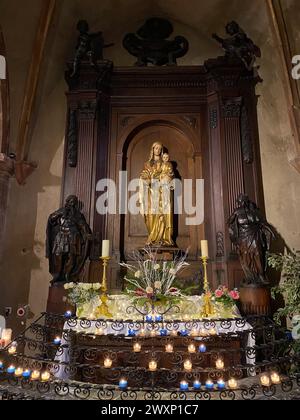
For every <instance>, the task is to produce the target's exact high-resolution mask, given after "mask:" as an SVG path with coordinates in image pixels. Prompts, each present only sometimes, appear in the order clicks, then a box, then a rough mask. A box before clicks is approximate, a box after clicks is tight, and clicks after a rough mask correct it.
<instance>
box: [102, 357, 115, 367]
mask: <svg viewBox="0 0 300 420" xmlns="http://www.w3.org/2000/svg"><path fill="white" fill-rule="evenodd" d="M112 364H113V362H112V360H111V359H110V358H109V357H107V358H106V359H105V360H104V367H105V369H110V368H111V367H112Z"/></svg>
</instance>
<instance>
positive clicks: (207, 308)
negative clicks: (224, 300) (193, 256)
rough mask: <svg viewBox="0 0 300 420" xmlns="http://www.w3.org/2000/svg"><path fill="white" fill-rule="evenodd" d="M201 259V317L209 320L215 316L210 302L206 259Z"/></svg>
mask: <svg viewBox="0 0 300 420" xmlns="http://www.w3.org/2000/svg"><path fill="white" fill-rule="evenodd" d="M201 259H202V262H203V268H204V305H203V309H202V312H201V317H202V318H209V317H211V316H213V315H215V310H214V307H213V304H212V301H211V292H210V287H209V281H208V274H207V264H208V257H206V256H203V257H201Z"/></svg>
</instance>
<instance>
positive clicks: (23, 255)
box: [0, 0, 300, 315]
mask: <svg viewBox="0 0 300 420" xmlns="http://www.w3.org/2000/svg"><path fill="white" fill-rule="evenodd" d="M42 1H43V0H27V1H26V4H25V3H24V4H23V3H22V2H19V0H9V1H8V0H2V2H1V13H0V16H1V25H2V28H3V32H4V35H5V38H6V46H7V53H8V57H7V58H8V66H9V72H10V80H11V106H12V113H11V120H12V132H11V150H12V151H13V150H14V147H15V144H16V139H17V128H18V119H19V115H20V106H21V102H22V98H23V94H24V88H25V81H26V75H27V71H28V68H29V63H30V56H31V51H32V46H33V39H34V35H35V29H36V27H37V22H38V16H39V11H40V8H41V4H42ZM284 1H285V4H286V8H285V13H286V18H287V19H288V21H289V22H291V23H292V24H293V28H290V30H291V36H293V37H294V38H295V40H296V44H295V51H296V50H297V48H298V49H299V51H298V53H300V45H299V43H300V40H299V29H298V27H297V23H298V22H299V19H298V21H297V13H298V14H299V13H300V12H298V11H297V9H298V6H297V1H298V0H295V1H292V0H284ZM153 15H156V16H162V17H167V18H169V19H170V20H171V21H172V22H173V23H174V27H175V33H176V34H180V35H184V36H186V37H187V38H188V39H189V40H190V52H189V53H188V55H187V56H186V57H184V58H183V59H181V60H180V62H179V64H184V65H197V64H202V63H203V61H204V60H206V59H208V58H212V57H215V56H217V55H221V51H220V48H219V46H218V45H217V44H216V43H215V42H214V41H213V40H212V39H211V33H213V32H218V33H219V34H222V33H223V32H224V27H225V24H226V23H227V22H228V21H230V20H232V19H235V20H237V21H238V22H239V23H240V24H241V26H242V27H243V28H244V29H245V30H246V31H247V32H248V33H249V34H250V35H251V37H252V38H253V39H254V41H255V42H256V43H257V44H258V45H260V46H261V48H262V53H263V58H262V60H261V69H260V74H261V76H262V78H263V79H264V83H263V84H261V85H260V86H259V88H258V95H259V96H260V98H259V107H258V112H259V128H260V137H261V154H262V167H263V178H264V190H265V199H266V207H267V215H268V219H269V221H270V222H271V223H272V224H273V225H274V226H276V228H277V229H278V231H279V232H280V233H281V235H282V236H283V237H284V238H285V240H286V242H287V243H288V244H289V246H290V247H291V248H298V249H300V233H299V232H300V219H299V207H300V182H299V181H300V175H299V173H297V172H296V171H295V170H294V169H293V168H291V167H290V166H289V164H288V161H287V156H286V150H287V145H288V143H289V141H290V140H291V132H290V126H289V120H288V116H287V111H286V107H285V102H284V99H283V98H284V90H283V83H282V80H283V73H282V67H281V62H280V56H279V53H278V51H276V50H275V49H274V39H273V36H272V32H271V30H270V25H269V20H268V15H267V11H266V8H265V7H264V5H263V1H262V0H253V1H252V2H241V1H240V0H230V1H229V0H213V1H210V2H200V1H199V0H186V2H185V4H184V7H183V5H182V2H181V1H179V0H156V1H150V0H149V1H146V2H141V1H140V0H103V1H101V2H98V1H95V0H85V1H83V0H64V1H58V6H57V10H56V15H55V19H54V22H53V26H52V28H51V33H50V37H49V41H48V46H47V49H46V54H45V60H44V64H43V71H42V75H41V78H40V86H39V97H38V101H37V103H36V108H35V113H34V120H33V127H32V140H31V147H30V150H29V159H30V160H35V161H37V162H38V163H39V168H38V170H37V171H36V172H35V173H34V174H33V175H32V176H31V178H30V179H29V180H28V182H27V185H26V186H25V187H18V186H17V185H16V183H15V181H14V180H12V182H11V187H10V197H9V214H8V219H7V225H6V238H5V251H4V258H3V260H2V262H1V266H0V279H1V294H0V312H1V311H2V309H3V307H4V306H12V307H14V308H15V307H16V306H17V305H18V304H19V303H27V302H29V304H30V305H31V309H32V312H33V313H34V314H35V315H37V314H38V313H39V312H40V311H42V310H44V309H45V304H46V298H47V294H48V284H49V280H50V276H49V274H48V266H47V261H46V259H45V246H44V242H45V226H46V222H47V217H48V215H49V213H51V212H52V211H53V210H55V209H56V208H57V207H58V206H59V202H60V184H61V175H62V154H63V143H64V129H65V112H66V102H65V96H64V94H65V90H66V84H65V82H64V69H65V62H66V61H67V60H68V59H70V58H71V56H72V51H73V49H74V46H75V41H76V36H77V34H76V31H75V26H76V22H77V21H78V20H79V19H80V18H84V19H87V20H88V21H89V22H90V26H91V30H95V31H96V30H102V31H103V32H104V35H105V39H106V40H107V41H108V42H114V43H115V46H114V47H112V48H109V49H107V50H106V51H105V57H106V58H108V59H111V60H113V61H114V63H115V65H116V66H130V65H132V64H133V63H134V58H133V57H131V56H129V55H128V53H127V52H126V51H125V50H124V49H123V48H122V37H123V36H124V34H125V33H127V32H130V31H135V30H136V29H137V28H138V27H139V26H140V25H141V24H142V23H143V22H144V20H145V19H146V18H147V17H149V16H153Z"/></svg>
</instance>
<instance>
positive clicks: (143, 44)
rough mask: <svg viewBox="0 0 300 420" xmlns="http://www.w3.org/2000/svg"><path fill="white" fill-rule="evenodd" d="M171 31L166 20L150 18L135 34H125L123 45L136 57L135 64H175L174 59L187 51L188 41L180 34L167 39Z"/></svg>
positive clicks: (170, 26) (171, 28) (171, 27)
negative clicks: (172, 38)
mask: <svg viewBox="0 0 300 420" xmlns="http://www.w3.org/2000/svg"><path fill="white" fill-rule="evenodd" d="M173 31H174V29H173V26H172V24H171V23H170V22H169V21H168V20H166V19H160V18H151V19H148V20H147V21H146V23H145V24H144V25H143V26H142V27H141V28H140V29H139V30H138V31H137V33H136V34H133V33H131V34H127V35H126V36H125V38H124V40H123V45H124V48H125V49H126V50H127V51H128V52H129V53H130V54H131V55H133V56H135V57H137V59H138V61H137V62H136V66H147V65H148V64H153V65H154V66H164V65H165V64H168V65H176V64H177V61H176V60H177V59H178V58H180V57H183V56H184V55H185V54H186V53H187V52H188V50H189V43H188V41H187V39H186V38H184V37H182V36H177V37H175V38H174V40H169V39H167V38H169V37H170V36H171V35H172V33H173Z"/></svg>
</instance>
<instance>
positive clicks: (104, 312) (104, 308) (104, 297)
mask: <svg viewBox="0 0 300 420" xmlns="http://www.w3.org/2000/svg"><path fill="white" fill-rule="evenodd" d="M101 260H102V263H103V277H102V285H101V296H100V300H101V306H100V308H99V309H98V311H97V315H98V316H99V317H101V315H102V316H105V317H106V318H112V314H111V313H110V312H109V309H108V306H107V302H108V296H107V292H108V289H107V268H108V264H109V261H110V257H101Z"/></svg>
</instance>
